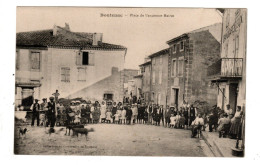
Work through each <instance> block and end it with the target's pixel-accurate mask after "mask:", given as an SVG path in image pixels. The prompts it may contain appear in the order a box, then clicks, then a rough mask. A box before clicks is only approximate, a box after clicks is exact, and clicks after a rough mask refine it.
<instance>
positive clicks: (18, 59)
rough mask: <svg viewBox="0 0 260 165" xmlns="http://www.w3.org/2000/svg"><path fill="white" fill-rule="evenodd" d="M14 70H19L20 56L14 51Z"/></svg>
mask: <svg viewBox="0 0 260 165" xmlns="http://www.w3.org/2000/svg"><path fill="white" fill-rule="evenodd" d="M15 65H16V70H19V69H20V54H19V51H16V64H15Z"/></svg>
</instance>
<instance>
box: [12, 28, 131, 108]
mask: <svg viewBox="0 0 260 165" xmlns="http://www.w3.org/2000/svg"><path fill="white" fill-rule="evenodd" d="M125 55H126V48H125V47H124V46H120V45H114V44H109V43H105V42H103V41H102V33H85V32H72V31H71V30H70V27H69V25H68V24H65V27H60V26H54V27H53V29H47V30H39V31H30V32H20V33H17V34H16V82H15V87H16V88H15V89H16V90H15V100H16V101H15V102H16V105H18V104H22V105H24V106H29V105H31V103H32V102H33V99H35V98H37V99H42V98H48V97H49V96H51V95H52V93H54V92H55V91H56V90H58V91H59V93H60V98H61V97H62V98H65V97H76V96H77V97H83V98H95V99H104V98H105V99H113V100H122V98H123V72H122V71H123V69H124V60H125ZM82 89H88V90H85V92H83V91H82Z"/></svg>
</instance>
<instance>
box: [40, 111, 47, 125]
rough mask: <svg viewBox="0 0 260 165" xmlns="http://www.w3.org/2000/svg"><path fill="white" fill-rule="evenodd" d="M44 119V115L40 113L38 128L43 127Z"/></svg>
mask: <svg viewBox="0 0 260 165" xmlns="http://www.w3.org/2000/svg"><path fill="white" fill-rule="evenodd" d="M45 123H46V119H45V114H44V113H41V114H40V126H45V125H46V124H45Z"/></svg>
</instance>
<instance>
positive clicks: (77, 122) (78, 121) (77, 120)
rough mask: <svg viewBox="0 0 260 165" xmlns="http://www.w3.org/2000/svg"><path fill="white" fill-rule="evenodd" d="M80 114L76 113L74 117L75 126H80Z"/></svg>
mask: <svg viewBox="0 0 260 165" xmlns="http://www.w3.org/2000/svg"><path fill="white" fill-rule="evenodd" d="M80 118H81V117H80V113H79V112H77V113H76V115H75V120H74V123H75V124H80Z"/></svg>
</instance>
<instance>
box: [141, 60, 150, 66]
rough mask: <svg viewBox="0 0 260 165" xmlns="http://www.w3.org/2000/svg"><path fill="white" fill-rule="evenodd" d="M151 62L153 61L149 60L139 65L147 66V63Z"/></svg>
mask: <svg viewBox="0 0 260 165" xmlns="http://www.w3.org/2000/svg"><path fill="white" fill-rule="evenodd" d="M149 64H151V61H147V62H145V63H142V64H140V65H139V66H145V65H149Z"/></svg>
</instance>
